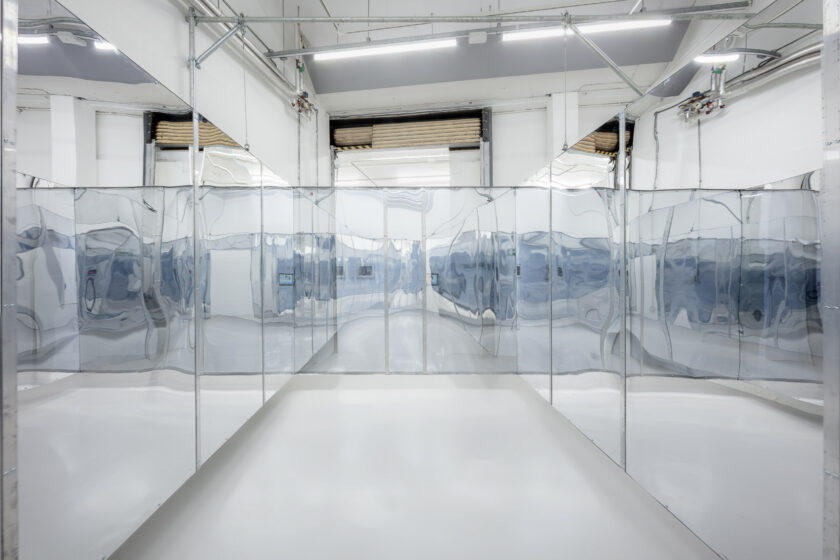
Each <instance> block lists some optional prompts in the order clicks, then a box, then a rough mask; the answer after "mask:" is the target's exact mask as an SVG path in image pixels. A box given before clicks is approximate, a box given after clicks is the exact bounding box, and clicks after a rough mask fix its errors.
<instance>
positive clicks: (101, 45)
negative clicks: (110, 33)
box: [93, 41, 117, 51]
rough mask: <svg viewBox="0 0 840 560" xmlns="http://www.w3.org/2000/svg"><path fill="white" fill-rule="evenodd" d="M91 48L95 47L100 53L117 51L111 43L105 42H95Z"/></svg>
mask: <svg viewBox="0 0 840 560" xmlns="http://www.w3.org/2000/svg"><path fill="white" fill-rule="evenodd" d="M93 46H94V47H96V48H97V50H100V51H115V50H117V47H115V46H114V45H112V44H111V43H108V42H106V41H95V42H94V43H93Z"/></svg>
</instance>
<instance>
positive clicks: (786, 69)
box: [726, 43, 822, 97]
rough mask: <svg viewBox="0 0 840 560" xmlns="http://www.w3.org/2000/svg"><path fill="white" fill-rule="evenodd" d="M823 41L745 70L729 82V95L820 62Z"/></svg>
mask: <svg viewBox="0 0 840 560" xmlns="http://www.w3.org/2000/svg"><path fill="white" fill-rule="evenodd" d="M821 55H822V43H817V44H815V45H811V46H810V47H806V48H804V49H801V50H799V51H796V52H794V53H792V54H790V55H788V56H786V57H784V58H781V59H779V60H775V61H773V62H770V63H768V64H765V65H763V66H759V67H757V68H754V69H753V70H749V71H747V72H744V73H743V74H741V75H739V76H736V77H735V78H733V79H731V80H730V81H729V83H728V84H727V92H726V93H727V96H728V97H736V96H738V95H742V94H744V93H747V92H748V91H751V90H753V89H755V88H757V87H759V86H762V85H764V84H766V83H768V82H769V81H771V80H775V79H777V78H780V77H781V76H785V75H787V74H790V73H792V72H796V71H798V70H802V69H803V68H807V67H809V66H812V65H816V64H819V63H820V57H821Z"/></svg>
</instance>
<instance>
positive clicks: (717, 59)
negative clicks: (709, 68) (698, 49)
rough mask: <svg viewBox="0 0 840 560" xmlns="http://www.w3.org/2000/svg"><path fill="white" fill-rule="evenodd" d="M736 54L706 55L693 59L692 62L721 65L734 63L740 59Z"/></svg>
mask: <svg viewBox="0 0 840 560" xmlns="http://www.w3.org/2000/svg"><path fill="white" fill-rule="evenodd" d="M740 56H741V55H740V54H738V53H706V54H701V55H700V56H698V57H695V59H694V62H699V63H700V64H721V63H723V62H735V61H736V60H738V58H740Z"/></svg>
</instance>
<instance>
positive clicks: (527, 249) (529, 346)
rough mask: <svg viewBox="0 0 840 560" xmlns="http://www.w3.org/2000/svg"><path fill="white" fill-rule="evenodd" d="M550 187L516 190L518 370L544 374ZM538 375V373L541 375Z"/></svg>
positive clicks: (546, 365) (546, 368) (546, 369)
mask: <svg viewBox="0 0 840 560" xmlns="http://www.w3.org/2000/svg"><path fill="white" fill-rule="evenodd" d="M550 216H551V205H550V191H549V190H548V189H541V188H520V189H517V191H516V239H517V247H516V329H517V347H518V355H517V358H518V368H517V371H518V372H519V373H520V374H528V375H534V374H544V375H545V377H547V376H548V373H549V368H550V367H551V366H550V364H551V362H550V357H549V356H550V354H551V345H550V343H549V337H550V333H549V330H550V329H549V302H550V299H549V298H550V293H549V292H550V276H549V273H550V259H551V255H550V254H549V253H550V247H549V240H550V236H551V218H550ZM541 377H542V376H541Z"/></svg>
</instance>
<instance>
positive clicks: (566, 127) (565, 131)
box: [563, 25, 569, 152]
mask: <svg viewBox="0 0 840 560" xmlns="http://www.w3.org/2000/svg"><path fill="white" fill-rule="evenodd" d="M568 46H569V26H567V25H564V26H563V151H564V152H565V151H566V150H568V149H569V49H568Z"/></svg>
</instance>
